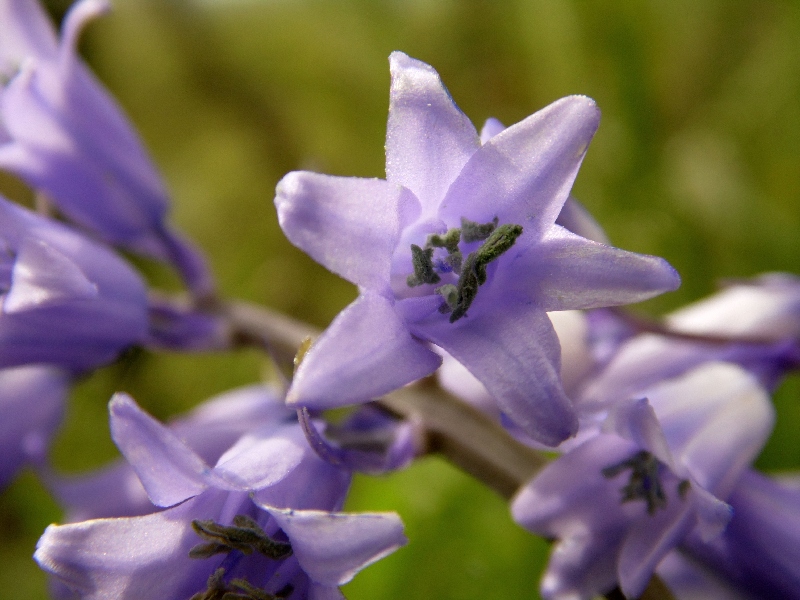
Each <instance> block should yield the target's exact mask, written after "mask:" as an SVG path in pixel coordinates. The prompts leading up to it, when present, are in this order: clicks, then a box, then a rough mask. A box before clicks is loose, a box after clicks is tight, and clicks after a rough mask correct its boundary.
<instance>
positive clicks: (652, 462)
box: [512, 363, 774, 600]
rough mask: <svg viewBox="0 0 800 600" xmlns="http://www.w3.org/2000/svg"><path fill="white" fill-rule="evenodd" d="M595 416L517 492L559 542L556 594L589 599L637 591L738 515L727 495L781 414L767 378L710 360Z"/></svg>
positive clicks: (540, 528) (546, 589)
mask: <svg viewBox="0 0 800 600" xmlns="http://www.w3.org/2000/svg"><path fill="white" fill-rule="evenodd" d="M641 395H642V396H645V398H640V399H632V400H627V401H620V402H618V403H616V404H615V405H613V406H612V407H611V408H610V409H609V410H608V413H607V416H606V417H605V418H604V419H596V420H595V422H590V421H586V422H585V423H584V425H583V427H584V428H585V429H586V431H584V432H582V433H583V435H581V434H579V439H580V442H579V443H576V444H574V445H572V447H570V448H569V449H568V450H567V451H566V452H565V453H564V454H563V455H562V456H561V457H560V458H558V459H556V460H555V461H554V462H553V463H551V464H550V465H548V466H547V467H545V468H544V469H543V470H542V471H541V472H540V473H539V474H538V475H537V476H536V477H535V478H534V479H533V480H532V481H531V482H530V483H529V484H527V485H526V486H524V487H523V488H522V490H521V491H520V492H519V493H518V494H517V496H516V497H515V498H514V500H513V502H512V514H513V516H514V519H515V520H516V521H517V522H518V523H519V524H520V525H522V526H523V527H525V528H526V529H529V530H530V531H532V532H534V533H537V534H540V535H543V536H546V537H549V538H555V539H556V540H557V541H556V542H555V545H554V547H553V551H552V554H551V557H550V562H549V565H548V567H547V571H546V572H545V575H544V578H543V580H542V585H541V590H542V595H543V596H544V597H545V598H548V599H554V600H566V599H570V600H572V599H578V598H585V599H587V600H589V599H591V598H593V597H595V596H596V595H597V594H602V593H606V592H608V591H610V590H611V589H613V588H614V587H616V586H619V587H620V588H621V589H622V592H623V593H624V594H625V595H626V596H627V597H630V598H636V597H638V596H639V595H640V594H641V593H642V592H643V591H644V589H645V587H646V586H647V583H648V581H649V579H650V577H651V576H652V574H653V572H654V571H655V569H656V568H657V567H658V565H659V564H660V562H661V561H662V560H663V559H664V558H665V556H666V555H667V554H668V553H669V552H670V551H671V550H672V549H673V548H675V547H676V546H678V545H680V544H681V543H682V542H683V541H684V540H685V539H687V538H688V536H690V535H696V536H698V537H699V538H700V539H702V540H704V541H708V540H710V539H713V538H714V537H715V536H718V535H719V534H720V533H721V532H722V531H723V530H724V528H725V526H726V525H727V524H728V521H729V520H730V517H731V509H730V506H729V505H728V504H726V501H727V500H728V499H729V497H730V495H731V493H732V491H733V489H734V486H735V485H736V483H737V481H738V480H739V478H740V476H741V475H742V473H743V472H744V471H745V469H746V468H747V467H748V466H749V464H750V463H751V462H752V460H753V459H754V458H755V456H756V455H757V454H758V452H759V450H760V449H761V447H762V446H763V444H764V442H765V441H766V439H767V437H768V435H769V432H770V431H771V428H772V423H773V419H774V414H773V409H772V405H771V403H770V400H769V397H768V396H767V394H766V392H765V391H764V390H763V388H762V387H761V386H760V385H759V383H758V380H757V379H756V378H754V377H753V376H752V375H751V374H749V373H748V372H747V371H745V370H743V369H741V368H740V367H737V366H734V365H730V364H725V363H706V364H704V365H702V366H700V367H698V368H696V369H694V370H692V371H689V372H688V373H686V374H685V375H683V376H681V377H679V378H676V379H673V380H668V381H664V382H661V383H660V384H657V385H654V386H652V387H651V388H650V389H648V390H641Z"/></svg>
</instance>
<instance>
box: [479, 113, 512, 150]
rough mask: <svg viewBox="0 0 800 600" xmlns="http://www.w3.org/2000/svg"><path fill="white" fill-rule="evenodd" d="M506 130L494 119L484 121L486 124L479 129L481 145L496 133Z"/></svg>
mask: <svg viewBox="0 0 800 600" xmlns="http://www.w3.org/2000/svg"><path fill="white" fill-rule="evenodd" d="M505 128H506V126H505V125H503V124H502V123H501V122H500V121H499V120H497V119H495V118H494V117H489V118H488V119H486V122H485V123H484V124H483V127H481V145H483V144H485V143H486V142H488V141H489V140H490V139H492V138H493V137H494V136H496V135H497V134H498V133H500V132H501V131H503V130H504V129H505Z"/></svg>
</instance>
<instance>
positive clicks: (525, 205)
mask: <svg viewBox="0 0 800 600" xmlns="http://www.w3.org/2000/svg"><path fill="white" fill-rule="evenodd" d="M599 119H600V112H599V111H598V109H597V106H596V105H595V103H594V101H592V100H590V99H589V98H586V97H584V96H569V97H567V98H562V99H561V100H558V101H556V102H554V103H552V104H551V105H549V106H547V107H546V108H544V109H542V110H540V111H538V112H536V113H534V114H533V115H531V116H529V117H528V118H527V119H525V120H523V121H520V122H519V123H517V124H516V125H512V126H511V127H509V128H508V129H506V130H505V131H503V132H502V133H499V134H497V135H496V136H494V137H493V138H492V139H490V140H489V141H487V142H486V143H485V144H484V145H483V146H481V147H480V149H479V150H478V151H477V152H475V154H473V155H472V158H470V160H469V162H467V164H466V165H464V168H463V170H462V172H461V174H460V175H459V177H458V178H457V179H456V180H455V181H454V182H453V184H452V185H451V186H450V189H449V191H448V192H447V195H446V196H445V198H444V201H443V202H442V205H441V208H440V211H439V214H440V215H441V216H442V218H444V219H445V220H446V221H448V222H454V223H458V222H459V219H460V218H461V217H466V218H468V219H470V220H472V221H477V222H481V223H484V222H487V221H490V220H491V219H492V218H494V217H495V216H496V217H498V219H499V220H500V223H516V224H519V225H522V226H523V228H525V234H524V235H529V236H531V238H532V239H538V238H539V237H540V236H541V235H542V234H543V233H544V231H546V229H547V228H548V227H549V226H550V225H552V224H553V223H554V222H555V220H556V217H557V216H558V213H559V212H560V211H561V207H562V205H563V204H564V202H565V201H566V199H567V196H568V195H569V191H570V189H571V188H572V182H573V181H574V179H575V176H576V175H577V174H578V168H579V167H580V164H581V161H582V160H583V156H584V154H585V153H586V149H587V147H588V146H589V141H590V140H591V139H592V136H593V135H594V132H595V131H596V129H597V125H598V122H599Z"/></svg>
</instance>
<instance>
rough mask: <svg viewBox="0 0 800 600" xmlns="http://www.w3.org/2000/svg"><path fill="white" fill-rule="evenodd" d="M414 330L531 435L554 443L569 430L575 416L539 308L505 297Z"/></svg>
mask: <svg viewBox="0 0 800 600" xmlns="http://www.w3.org/2000/svg"><path fill="white" fill-rule="evenodd" d="M419 335H420V336H425V337H426V338H428V339H430V340H431V341H432V342H434V343H435V344H437V345H438V346H441V347H442V348H444V349H445V350H446V351H447V352H449V353H450V354H451V355H452V356H453V357H454V358H455V359H456V360H457V361H458V362H460V363H461V364H463V365H464V366H465V367H466V368H467V369H468V370H469V371H470V372H471V373H472V374H473V375H474V376H475V377H477V378H478V380H479V381H480V382H481V383H483V385H484V386H486V389H487V390H488V392H489V393H490V394H491V395H492V396H493V397H494V398H495V400H496V401H497V404H498V406H499V407H500V409H501V410H502V411H503V412H504V413H505V414H506V415H507V416H508V417H509V418H510V419H511V420H512V421H513V422H514V423H515V424H517V425H519V426H520V427H521V428H522V429H523V430H524V431H525V432H526V433H527V434H529V435H530V436H532V437H533V438H534V439H535V440H537V441H539V442H542V443H544V444H547V445H549V446H556V445H558V444H559V443H560V442H562V441H564V440H565V439H566V438H568V437H570V436H572V435H574V434H575V432H576V430H577V428H578V421H577V418H576V416H575V413H574V411H573V408H572V404H571V402H570V400H569V398H567V396H566V394H565V393H564V390H563V388H562V386H561V378H560V377H559V369H560V361H559V352H560V349H559V345H558V338H557V337H556V334H555V331H554V330H553V325H552V324H551V322H550V319H548V318H547V315H546V314H545V313H544V312H542V311H539V310H537V309H536V308H535V307H533V306H527V305H519V304H512V303H511V302H509V303H508V304H507V305H506V306H503V305H496V306H495V311H494V312H491V313H489V312H486V311H483V312H481V311H474V313H471V314H470V315H469V316H468V317H466V318H464V319H461V320H460V321H459V322H457V323H449V322H448V321H447V319H438V320H435V321H433V322H431V323H429V324H426V325H425V326H424V327H422V326H421V327H419Z"/></svg>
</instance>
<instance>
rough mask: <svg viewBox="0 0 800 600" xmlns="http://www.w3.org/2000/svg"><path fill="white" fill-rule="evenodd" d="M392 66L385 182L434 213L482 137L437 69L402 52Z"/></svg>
mask: <svg viewBox="0 0 800 600" xmlns="http://www.w3.org/2000/svg"><path fill="white" fill-rule="evenodd" d="M389 66H390V70H391V73H392V89H391V95H390V97H389V124H388V126H387V131H386V179H387V180H388V181H390V182H391V183H395V184H400V185H402V186H404V187H407V188H408V189H410V190H411V191H412V192H414V194H415V195H416V196H417V198H419V200H420V202H422V206H423V212H424V213H425V214H431V213H432V211H434V210H435V209H436V207H437V206H438V205H439V203H440V202H441V200H442V198H444V195H445V193H446V192H447V188H448V187H450V184H451V183H452V182H453V180H454V179H455V178H456V176H457V175H458V173H459V172H460V171H461V169H462V167H463V166H464V164H465V163H466V162H467V160H468V159H469V157H470V156H471V155H472V154H473V153H474V152H475V150H477V149H478V146H479V141H478V134H477V132H476V131H475V127H474V126H473V125H472V123H471V122H470V120H469V119H468V118H467V117H466V116H465V115H464V113H462V112H461V110H460V109H459V108H458V106H456V104H455V103H454V102H453V99H452V98H451V97H450V94H449V93H448V91H447V89H446V88H445V87H444V85H443V84H442V81H441V80H440V79H439V75H438V73H436V71H435V70H434V69H433V67H431V66H430V65H427V64H425V63H423V62H421V61H418V60H414V59H413V58H410V57H408V56H406V55H405V54H403V53H402V52H392V54H391V56H390V57H389Z"/></svg>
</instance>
